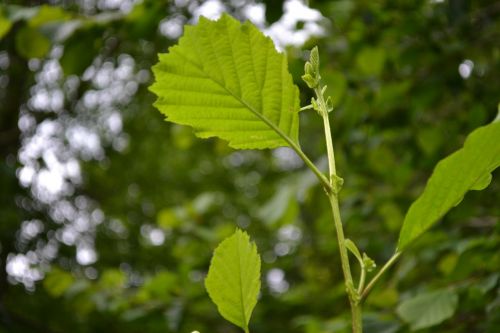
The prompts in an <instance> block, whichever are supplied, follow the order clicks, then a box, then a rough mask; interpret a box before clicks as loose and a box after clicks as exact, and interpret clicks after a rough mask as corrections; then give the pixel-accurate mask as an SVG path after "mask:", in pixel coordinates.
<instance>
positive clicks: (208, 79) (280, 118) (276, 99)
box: [150, 14, 299, 149]
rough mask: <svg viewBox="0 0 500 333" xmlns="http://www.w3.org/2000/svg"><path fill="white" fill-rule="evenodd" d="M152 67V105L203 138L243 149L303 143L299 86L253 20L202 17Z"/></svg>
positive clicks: (187, 27)
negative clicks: (299, 113)
mask: <svg viewBox="0 0 500 333" xmlns="http://www.w3.org/2000/svg"><path fill="white" fill-rule="evenodd" d="M153 73H154V75H155V78H156V81H155V83H154V84H153V85H152V86H151V87H150V89H151V91H153V92H154V93H155V94H156V95H157V96H158V99H157V101H156V103H155V106H156V107H157V108H158V109H159V110H160V111H161V112H162V113H163V114H164V115H165V116H166V117H167V120H168V121H171V122H174V123H178V124H183V125H189V126H192V127H193V128H194V129H195V132H196V134H197V135H198V136H199V137H202V138H208V137H213V136H217V137H219V138H222V139H224V140H227V141H228V142H229V145H230V146H231V147H233V148H238V149H265V148H275V147H279V146H288V145H290V142H293V143H297V142H298V128H299V117H298V112H299V92H298V88H297V87H296V86H295V85H294V84H293V81H292V77H291V75H290V73H289V72H288V65H287V59H286V57H285V56H284V55H283V54H281V53H278V52H277V51H276V49H275V47H274V44H273V42H272V41H271V39H269V38H268V37H265V36H264V35H263V34H262V32H260V31H259V30H258V29H257V28H256V27H255V26H253V25H252V24H251V23H250V22H245V23H244V24H241V23H240V22H239V21H237V20H235V19H233V18H232V17H230V16H229V15H227V14H224V15H223V16H222V17H221V18H220V19H219V20H217V21H210V20H208V19H206V18H203V17H201V18H200V21H199V23H198V25H196V26H186V27H185V33H184V36H183V37H182V38H181V39H180V40H179V44H178V45H175V46H173V47H171V48H169V52H168V53H166V54H160V55H159V62H158V64H156V65H155V66H154V67H153Z"/></svg>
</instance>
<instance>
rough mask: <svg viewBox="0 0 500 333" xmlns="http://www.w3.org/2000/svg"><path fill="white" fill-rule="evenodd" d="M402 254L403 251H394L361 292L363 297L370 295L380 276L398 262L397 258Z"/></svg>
mask: <svg viewBox="0 0 500 333" xmlns="http://www.w3.org/2000/svg"><path fill="white" fill-rule="evenodd" d="M400 255H401V252H396V253H394V254H393V256H392V257H391V258H390V259H389V260H388V261H387V262H386V263H385V265H384V266H382V268H381V269H380V271H379V272H378V273H377V275H375V276H374V277H373V278H372V279H371V280H370V282H369V283H368V285H367V286H366V288H365V289H364V290H363V292H362V293H361V299H364V298H366V297H367V296H368V294H369V293H370V291H371V290H372V288H373V286H374V285H375V284H376V283H377V281H378V280H379V279H380V277H381V276H382V275H383V274H384V273H385V272H386V271H387V270H388V269H389V268H390V267H391V266H392V265H393V264H394V263H395V262H396V260H397V259H398V258H399V256H400Z"/></svg>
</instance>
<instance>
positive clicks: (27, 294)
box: [0, 0, 500, 333]
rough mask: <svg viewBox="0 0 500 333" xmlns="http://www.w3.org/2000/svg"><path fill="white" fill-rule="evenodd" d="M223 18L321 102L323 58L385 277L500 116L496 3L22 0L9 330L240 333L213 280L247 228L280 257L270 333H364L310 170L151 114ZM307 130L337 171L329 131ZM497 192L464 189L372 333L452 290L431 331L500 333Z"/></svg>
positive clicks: (266, 273)
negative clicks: (413, 229) (355, 332)
mask: <svg viewBox="0 0 500 333" xmlns="http://www.w3.org/2000/svg"><path fill="white" fill-rule="evenodd" d="M221 12H229V13H230V14H232V15H233V16H235V17H237V18H239V19H242V20H244V19H247V18H249V19H251V20H252V21H253V22H255V24H256V25H257V26H259V28H261V29H263V30H264V31H265V32H266V33H267V34H269V35H270V36H272V37H273V38H274V39H275V41H276V43H277V45H278V47H279V48H280V49H281V50H285V51H286V52H287V55H288V57H289V63H290V70H291V72H292V74H293V77H294V79H295V81H296V83H297V85H299V87H300V88H301V91H302V97H301V98H302V105H305V104H306V103H307V101H308V99H309V98H310V97H311V95H310V92H309V91H308V90H307V89H306V87H305V85H304V84H303V83H302V82H301V80H300V75H301V74H302V71H303V63H304V60H305V59H307V56H308V52H307V50H308V49H310V48H311V47H313V46H314V45H319V49H320V55H321V63H322V65H321V68H322V75H323V81H324V82H325V83H326V84H328V87H329V88H328V93H329V94H331V95H332V96H333V99H334V103H335V106H336V109H335V110H334V112H333V115H332V122H333V133H334V145H335V149H336V155H337V163H338V170H339V173H340V175H341V176H342V177H343V178H344V179H345V185H344V188H343V191H342V192H341V198H340V199H341V210H342V214H343V220H344V222H345V229H346V233H347V236H348V237H349V238H351V239H353V240H355V241H356V243H357V244H358V245H359V247H360V248H361V250H363V251H366V252H367V253H368V254H369V255H370V256H371V257H372V258H374V259H375V260H376V261H377V263H378V264H379V266H380V265H381V264H383V262H385V260H387V259H388V258H389V257H390V256H391V254H392V253H393V251H394V248H395V243H396V240H397V235H398V231H399V228H400V225H401V223H402V220H403V217H404V214H405V211H406V209H407V208H408V206H409V204H410V203H411V202H412V200H414V199H415V198H416V197H417V196H418V194H419V193H420V191H421V190H422V188H423V186H424V184H425V181H426V179H427V178H428V177H429V175H430V173H431V172H432V169H433V166H434V165H435V164H436V163H437V161H439V160H440V159H441V158H443V157H445V156H446V155H448V154H449V153H451V152H453V151H454V150H456V149H458V148H460V147H461V144H462V143H463V140H464V138H465V136H466V135H467V134H468V133H470V132H471V131H472V130H473V129H474V128H476V127H478V126H481V125H484V124H486V123H488V122H490V121H492V120H493V119H494V118H495V115H496V113H497V105H498V103H499V101H500V93H499V87H500V43H499V41H500V3H499V2H498V1H465V0H440V1H439V0H431V1H429V0H426V1H403V0H401V1H389V0H381V1H369V0H360V1H348V0H342V1H309V2H308V3H306V4H304V3H302V2H300V1H298V0H292V1H271V0H269V1H257V0H255V1H253V0H248V1H246V0H231V1H219V0H209V1H195V0H176V1H166V0H162V1H156V0H144V1H134V0H73V1H71V0H51V1H48V2H45V1H9V0H7V1H3V2H2V4H1V5H0V264H1V265H0V332H6V333H7V332H9V333H18V332H19V333H21V332H23V333H24V332H47V333H51V332H54V333H57V332H75V333H80V332H81V333H84V332H110V333H111V332H120V333H126V332H141V333H156V332H163V333H167V332H172V333H173V332H187V333H189V332H191V331H194V330H198V331H200V332H201V333H208V332H218V333H224V332H228V333H231V332H237V331H238V329H237V328H236V327H234V326H232V325H231V324H229V323H226V322H225V321H224V320H223V319H222V318H221V317H220V316H219V315H218V314H217V310H216V307H215V306H214V305H213V304H212V303H211V302H210V300H209V298H208V296H207V294H206V292H205V291H204V287H203V279H204V276H205V274H206V272H207V269H208V264H209V260H210V257H211V253H212V251H213V249H214V248H215V246H216V245H217V244H218V243H219V242H220V241H221V240H222V239H223V238H224V237H226V236H228V235H229V234H231V233H232V232H233V231H234V229H235V227H237V226H239V227H240V228H243V229H245V230H247V231H248V232H249V233H250V235H251V236H252V238H253V239H254V240H255V241H256V243H257V246H258V248H259V252H260V253H261V255H262V258H263V271H262V276H263V288H262V293H261V297H260V302H259V304H258V305H257V308H256V310H255V312H254V315H253V318H252V324H251V329H252V332H256V333H271V332H273V333H275V332H288V333H295V332H304V333H326V332H335V333H340V332H348V326H349V307H348V303H347V300H346V298H345V293H344V287H343V282H342V276H341V270H340V263H339V258H338V251H337V245H336V241H335V234H334V228H333V223H332V221H331V218H330V210H329V206H328V202H327V200H326V197H325V196H324V193H323V190H322V188H321V187H320V186H319V185H318V184H317V181H316V179H315V178H314V176H313V175H312V174H311V173H310V172H309V171H308V170H307V169H306V168H305V167H304V165H303V164H302V162H301V161H300V159H298V157H297V156H296V155H294V153H293V152H291V151H290V150H289V149H286V148H280V149H277V150H274V151H234V150H232V149H230V148H228V146H227V145H226V144H225V143H224V142H222V141H219V140H217V139H211V140H200V139H197V138H195V137H194V135H193V134H192V131H191V130H190V129H189V128H185V127H180V126H177V125H173V124H170V123H166V122H164V121H163V119H162V116H161V114H160V113H159V112H157V111H156V110H155V109H154V108H153V107H152V103H153V101H154V96H153V95H152V94H151V93H150V92H149V91H148V90H147V87H148V85H149V84H150V83H151V80H152V75H151V72H150V68H151V66H152V65H153V64H154V63H155V62H156V61H157V53H159V52H166V51H167V49H168V47H169V46H170V45H173V44H175V43H176V40H177V39H178V37H179V36H180V35H181V34H182V28H183V25H184V24H193V23H195V22H196V19H197V17H198V16H199V15H206V16H208V17H217V16H218V15H220V13H221ZM301 125H302V126H301V135H300V141H301V145H302V147H303V149H304V150H305V152H306V153H307V154H308V155H309V156H311V157H312V158H313V159H314V160H315V161H316V162H317V163H318V164H319V165H321V166H322V167H323V169H325V167H326V160H325V144H324V139H323V134H322V123H321V120H320V118H319V117H318V116H317V115H316V114H315V113H314V112H309V111H308V112H302V113H301ZM499 175H500V174H499V172H498V171H497V172H496V173H495V174H494V177H495V176H496V177H497V178H498V176H499ZM499 193H500V182H499V181H498V179H496V180H494V181H493V182H492V184H491V185H490V186H489V188H488V189H487V190H485V191H482V192H472V193H469V194H467V196H466V198H465V200H464V202H463V203H462V204H461V205H460V206H458V207H457V208H455V209H454V210H452V211H451V212H450V213H449V214H448V215H447V216H446V217H445V218H444V219H443V221H441V223H440V224H439V225H438V226H437V227H434V228H433V229H432V230H431V232H428V233H427V234H426V235H425V236H424V237H422V238H420V239H419V241H418V242H417V243H416V244H415V245H414V246H413V247H412V248H411V249H410V250H409V251H408V252H407V253H405V254H404V256H403V257H402V259H401V260H400V261H399V262H398V264H397V265H396V266H395V267H394V268H393V269H392V270H391V271H390V272H389V274H387V275H386V277H385V278H384V279H383V281H382V282H381V283H380V284H379V285H378V286H377V287H376V288H375V290H374V292H373V294H372V295H371V297H370V298H369V300H368V303H367V304H366V306H365V307H364V311H365V317H364V321H365V330H366V332H369V333H391V332H392V333H396V332H409V331H410V330H411V328H410V326H409V325H407V324H406V323H404V321H402V320H401V318H399V317H398V315H397V313H396V308H397V307H398V304H400V303H401V302H404V301H405V300H407V299H409V298H411V297H412V296H414V295H418V294H421V293H424V292H426V291H433V290H442V289H443V288H446V289H447V290H452V291H453V292H454V293H456V294H457V295H458V297H459V301H458V305H457V306H456V308H454V309H453V312H454V315H453V317H452V318H451V319H448V320H446V321H444V322H443V323H441V324H440V325H438V326H434V327H430V328H427V329H424V330H421V332H457V333H458V332H467V333H473V332H488V333H495V332H499V331H500V287H499V283H498V280H499V277H500V273H499V271H500V270H499V268H500V246H499V244H500V226H499V223H498V220H499V216H500V204H499V203H500V195H499ZM355 274H357V272H355Z"/></svg>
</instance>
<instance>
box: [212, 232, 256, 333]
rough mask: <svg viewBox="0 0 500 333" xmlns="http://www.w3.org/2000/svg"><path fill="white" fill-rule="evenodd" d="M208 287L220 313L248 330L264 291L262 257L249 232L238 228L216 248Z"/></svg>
mask: <svg viewBox="0 0 500 333" xmlns="http://www.w3.org/2000/svg"><path fill="white" fill-rule="evenodd" d="M205 287H206V289H207V291H208V294H209V295H210V298H211V299H212V301H213V302H214V303H215V304H216V305H217V308H218V310H219V312H220V314H221V315H222V316H223V317H224V318H225V319H227V320H228V321H230V322H231V323H233V324H235V325H237V326H239V327H241V328H242V329H244V330H245V331H247V330H248V322H249V320H250V316H251V315H252V311H253V309H254V307H255V305H256V304H257V296H258V294H259V291H260V257H259V254H258V253H257V247H256V246H255V244H254V243H252V242H250V237H249V236H248V234H247V233H245V232H243V231H241V230H239V229H238V230H236V232H235V233H234V234H233V235H232V236H230V237H228V238H226V239H225V240H224V241H223V242H222V243H220V245H219V246H218V247H217V249H215V252H214V256H213V258H212V262H211V263H210V268H209V270H208V275H207V278H206V279H205Z"/></svg>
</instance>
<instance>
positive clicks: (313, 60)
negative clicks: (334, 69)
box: [309, 46, 319, 74]
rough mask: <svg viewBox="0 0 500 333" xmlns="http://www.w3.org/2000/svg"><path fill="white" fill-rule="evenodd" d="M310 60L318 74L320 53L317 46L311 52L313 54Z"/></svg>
mask: <svg viewBox="0 0 500 333" xmlns="http://www.w3.org/2000/svg"><path fill="white" fill-rule="evenodd" d="M309 59H310V61H311V65H312V67H313V70H314V73H315V74H318V73H319V51H318V47H317V46H315V47H314V48H313V49H312V50H311V54H310V55H309Z"/></svg>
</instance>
